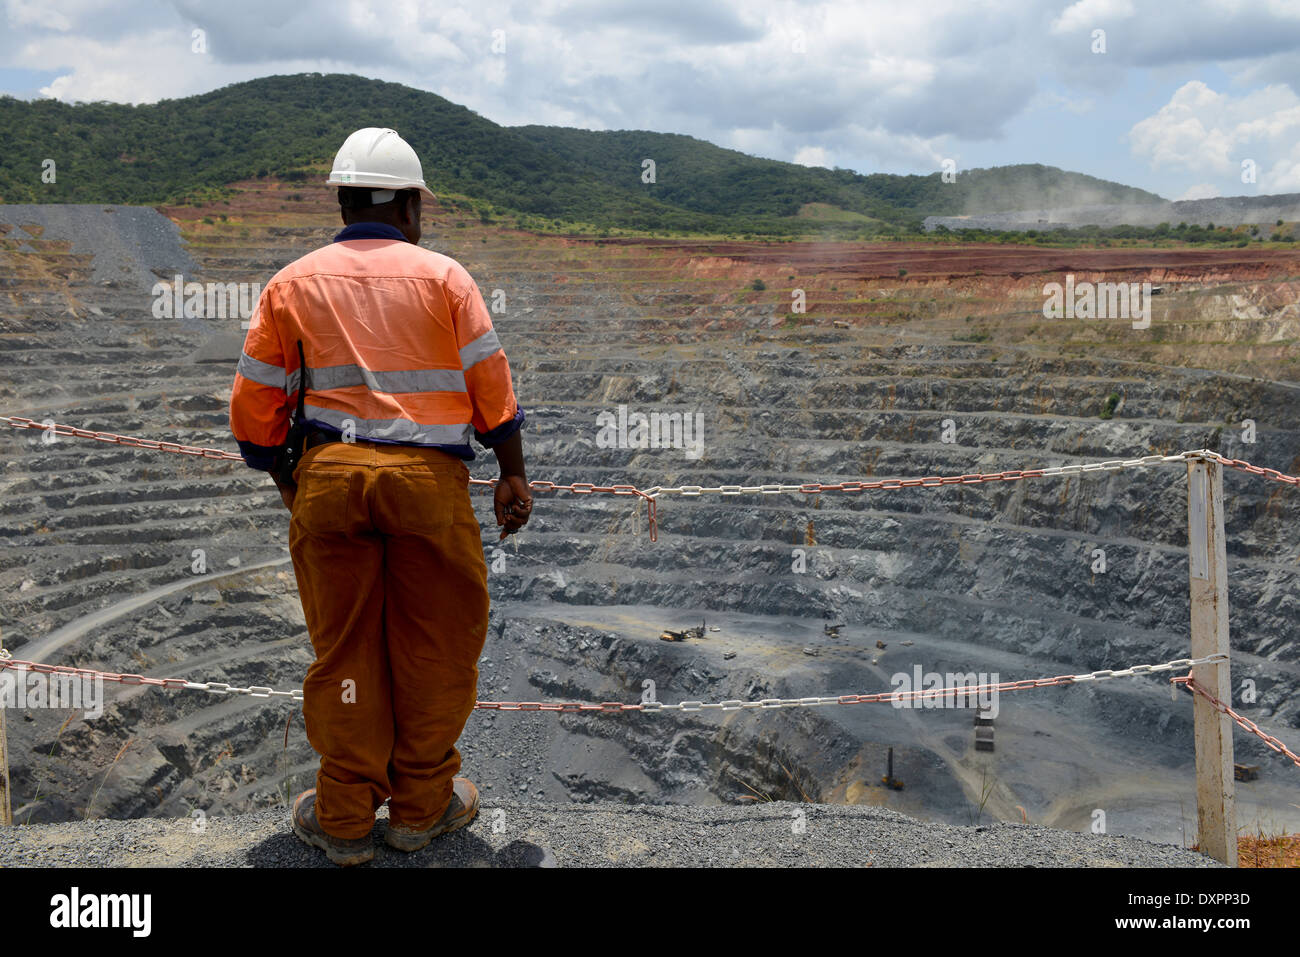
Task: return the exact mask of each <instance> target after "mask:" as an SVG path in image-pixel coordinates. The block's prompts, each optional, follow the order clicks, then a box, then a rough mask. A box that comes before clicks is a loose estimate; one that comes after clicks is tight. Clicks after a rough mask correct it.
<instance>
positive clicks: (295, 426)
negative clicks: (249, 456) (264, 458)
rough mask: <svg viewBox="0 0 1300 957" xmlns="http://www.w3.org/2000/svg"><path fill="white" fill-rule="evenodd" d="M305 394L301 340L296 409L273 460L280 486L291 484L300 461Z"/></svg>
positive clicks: (305, 427) (299, 344)
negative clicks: (282, 442) (287, 431)
mask: <svg viewBox="0 0 1300 957" xmlns="http://www.w3.org/2000/svg"><path fill="white" fill-rule="evenodd" d="M306 394H307V360H306V359H305V358H303V354H302V340H301V339H299V340H298V408H297V410H296V412H297V414H296V415H295V416H294V417H293V421H292V422H291V423H290V424H289V434H288V435H287V436H286V437H285V440H284V444H283V445H281V446H280V452H279V454H278V455H277V456H276V460H275V475H276V478H278V479H279V480H280V483H281V484H282V485H292V484H293V470H294V469H296V468H297V467H298V463H299V462H301V461H302V453H303V443H304V441H305V440H306V437H307V423H306V417H305V414H304V411H303V400H304V397H305V396H306Z"/></svg>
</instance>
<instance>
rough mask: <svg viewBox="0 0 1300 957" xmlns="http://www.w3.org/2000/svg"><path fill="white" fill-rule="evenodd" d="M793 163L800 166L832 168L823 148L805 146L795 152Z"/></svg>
mask: <svg viewBox="0 0 1300 957" xmlns="http://www.w3.org/2000/svg"><path fill="white" fill-rule="evenodd" d="M793 162H795V163H798V164H799V165H800V166H824V167H826V168H827V169H830V168H831V162H830V157H829V155H828V154H827V152H826V148H825V147H822V146H804V147H801V148H800V149H798V150H796V151H795V154H794V159H793Z"/></svg>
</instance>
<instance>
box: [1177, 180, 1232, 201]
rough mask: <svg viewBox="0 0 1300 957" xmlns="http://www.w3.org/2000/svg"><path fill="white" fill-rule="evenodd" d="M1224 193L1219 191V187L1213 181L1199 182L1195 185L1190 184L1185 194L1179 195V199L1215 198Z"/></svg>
mask: <svg viewBox="0 0 1300 957" xmlns="http://www.w3.org/2000/svg"><path fill="white" fill-rule="evenodd" d="M1222 195H1223V194H1222V193H1220V192H1219V188H1218V187H1217V186H1215V185H1214V184H1212V183H1197V184H1196V185H1195V186H1189V187H1188V188H1187V189H1186V190H1184V191H1183V195H1181V196H1179V197H1178V198H1179V199H1214V198H1215V197H1217V196H1222Z"/></svg>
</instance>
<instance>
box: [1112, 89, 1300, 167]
mask: <svg viewBox="0 0 1300 957" xmlns="http://www.w3.org/2000/svg"><path fill="white" fill-rule="evenodd" d="M1128 140H1129V144H1130V146H1131V148H1132V151H1133V153H1134V155H1136V156H1139V157H1144V158H1146V160H1147V161H1148V162H1149V163H1150V165H1151V168H1152V169H1154V170H1157V171H1171V172H1172V171H1186V172H1190V173H1194V174H1198V175H1200V174H1213V175H1216V176H1220V177H1225V178H1226V177H1232V176H1237V177H1239V176H1240V173H1241V164H1242V161H1243V160H1247V159H1250V160H1254V161H1255V163H1256V165H1257V167H1259V168H1260V169H1261V173H1260V175H1259V179H1258V184H1257V186H1258V190H1259V191H1260V192H1264V193H1271V192H1284V191H1285V189H1287V188H1294V187H1295V183H1296V179H1295V177H1296V170H1295V165H1294V164H1295V162H1296V161H1297V160H1300V97H1297V96H1296V94H1295V93H1294V92H1292V91H1291V90H1290V89H1289V88H1288V87H1285V86H1281V85H1273V86H1267V87H1264V88H1263V89H1260V90H1253V91H1251V92H1249V93H1245V94H1243V95H1241V96H1232V95H1231V94H1228V93H1216V92H1215V91H1214V90H1212V89H1210V87H1209V86H1207V85H1206V84H1205V83H1202V82H1201V81H1199V80H1194V81H1192V82H1190V83H1185V84H1184V85H1183V86H1181V87H1180V88H1179V89H1178V90H1177V91H1176V92H1175V93H1174V95H1173V96H1172V97H1171V98H1170V100H1169V102H1168V103H1166V104H1165V105H1164V106H1162V107H1161V108H1160V109H1159V110H1158V111H1157V112H1156V113H1155V114H1154V115H1152V116H1149V117H1147V118H1146V119H1144V120H1142V121H1140V122H1138V123H1136V124H1134V126H1133V128H1132V129H1131V130H1129V133H1128ZM1265 170H1266V171H1265ZM1286 184H1290V186H1287V185H1286Z"/></svg>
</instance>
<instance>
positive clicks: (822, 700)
mask: <svg viewBox="0 0 1300 957" xmlns="http://www.w3.org/2000/svg"><path fill="white" fill-rule="evenodd" d="M1227 660H1228V656H1227V655H1226V654H1222V653H1218V654H1213V655H1207V656H1205V657H1203V658H1177V659H1175V660H1173V661H1167V662H1165V663H1164V664H1159V665H1133V666H1132V667H1130V668H1123V669H1120V670H1118V671H1116V670H1113V669H1104V670H1101V671H1090V672H1088V673H1087V674H1081V675H1057V676H1056V677H1054V678H1025V679H1021V680H1019V681H1002V682H998V683H995V684H982V685H960V686H957V687H953V688H932V689H927V690H918V691H882V692H877V693H874V694H843V695H835V696H833V697H812V698H762V699H759V700H757V701H741V700H739V699H731V700H727V701H715V702H705V701H682V702H679V703H677V704H664V703H663V702H660V701H641V702H637V703H635V704H626V703H624V702H622V701H604V702H601V703H599V704H587V703H585V702H577V701H479V702H477V703H476V704H475V705H474V708H475V710H477V711H547V712H555V713H566V714H567V713H589V712H593V711H600V712H625V711H645V712H658V711H681V712H688V713H689V712H696V711H746V710H751V711H756V710H768V709H775V708H810V707H817V706H820V705H835V704H884V703H889V704H895V703H897V704H901V703H904V702H909V701H924V700H935V699H938V698H948V697H952V698H953V700H954V701H956V699H957V698H958V697H961V696H966V697H969V696H970V695H979V694H983V693H986V692H998V693H1001V692H1003V691H1024V690H1027V689H1029V688H1052V687H1058V686H1063V685H1072V684H1083V683H1085V682H1089V681H1105V680H1107V679H1110V678H1130V677H1133V676H1134V675H1149V674H1158V673H1160V672H1164V671H1173V670H1174V669H1175V668H1191V667H1192V666H1193V665H1199V664H1208V663H1214V662H1219V661H1227ZM4 668H8V669H10V670H13V671H32V672H35V673H37V674H51V675H68V676H70V677H77V678H92V679H93V678H99V679H102V680H103V681H113V682H118V683H120V684H126V685H151V686H153V687H157V688H180V689H184V690H186V691H207V692H209V693H211V694H245V695H249V696H250V697H253V698H291V699H293V700H295V701H301V700H302V689H299V688H296V689H294V690H293V691H275V690H273V689H271V688H265V687H261V686H253V687H249V688H241V687H238V686H236V685H231V684H228V683H226V682H224V681H190V680H189V679H187V678H147V677H145V676H144V675H135V674H121V673H118V672H113V671H96V670H94V669H92V668H73V667H71V666H68V665H45V664H39V663H37V662H34V661H21V660H18V659H8V660H5V659H3V658H0V669H4ZM1181 680H1186V679H1181Z"/></svg>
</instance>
